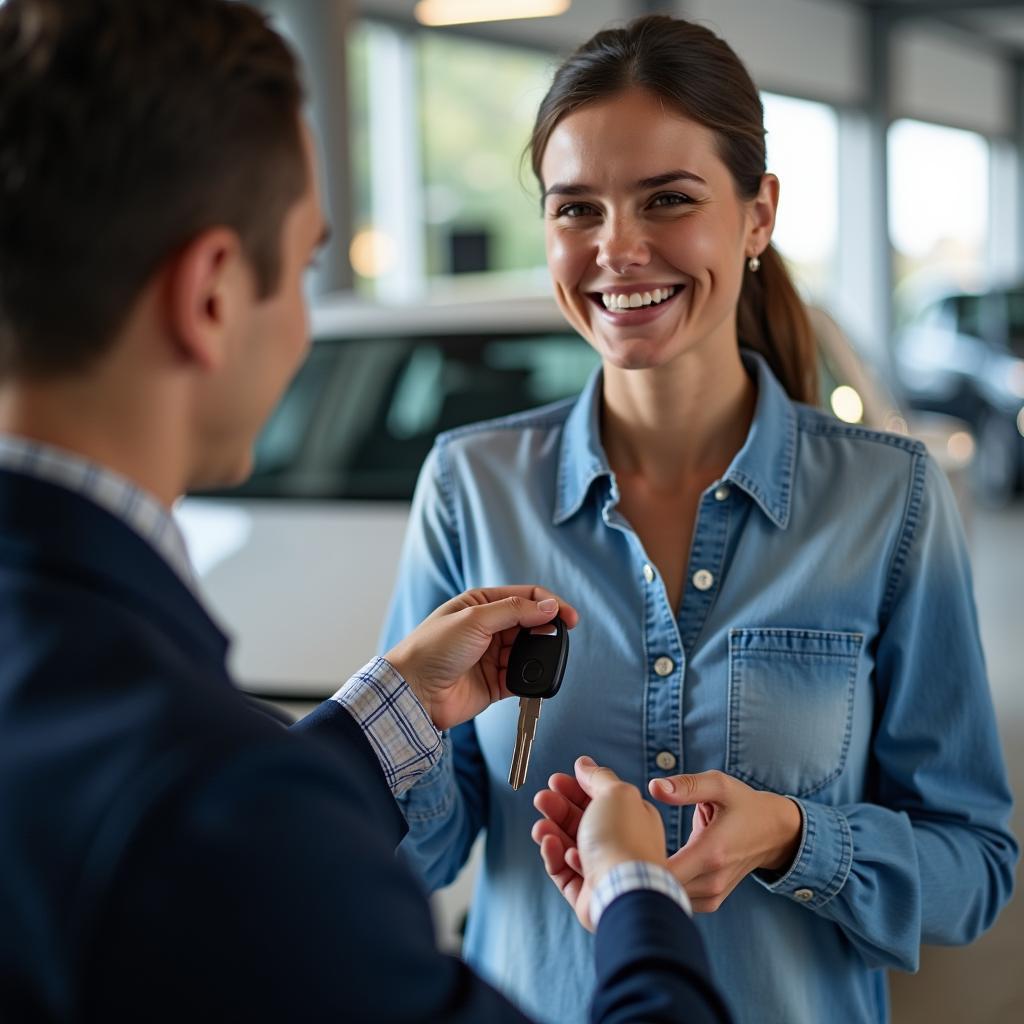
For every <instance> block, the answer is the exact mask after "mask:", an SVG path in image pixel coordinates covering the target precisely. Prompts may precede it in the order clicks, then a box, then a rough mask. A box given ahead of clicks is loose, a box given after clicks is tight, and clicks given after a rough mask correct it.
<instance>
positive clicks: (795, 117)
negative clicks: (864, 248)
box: [761, 92, 839, 304]
mask: <svg viewBox="0 0 1024 1024" xmlns="http://www.w3.org/2000/svg"><path fill="white" fill-rule="evenodd" d="M761 100H762V102H763V104H764V122H765V129H766V131H767V133H768V134H767V140H766V142H767V147H768V170H769V171H771V172H772V173H773V174H776V175H778V177H779V181H780V186H781V187H780V193H779V212H778V218H777V220H776V225H775V235H774V239H773V240H774V242H775V245H776V247H777V248H778V250H779V252H781V253H782V255H783V256H784V257H785V258H786V263H787V264H788V265H789V267H790V270H791V271H792V273H793V276H794V278H795V279H796V281H797V283H798V285H799V287H800V289H801V291H802V292H803V294H804V295H805V296H806V297H807V298H808V299H810V300H811V301H814V302H819V303H825V304H828V303H829V300H830V299H831V297H832V295H833V294H834V291H835V289H836V287H837V281H836V279H837V276H838V270H837V247H836V240H837V237H838V232H837V229H836V225H837V221H838V217H839V176H838V148H839V127H838V119H837V117H836V112H835V109H834V108H832V107H830V106H828V105H827V104H825V103H815V102H812V101H811V100H803V99H795V98H793V97H790V96H779V95H776V94H774V93H767V92H766V93H762V95H761Z"/></svg>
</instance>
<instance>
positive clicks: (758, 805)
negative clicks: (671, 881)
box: [649, 772, 803, 914]
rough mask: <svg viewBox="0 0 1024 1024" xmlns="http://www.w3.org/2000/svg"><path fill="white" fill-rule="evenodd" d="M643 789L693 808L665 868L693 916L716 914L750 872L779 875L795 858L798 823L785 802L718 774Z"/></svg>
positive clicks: (654, 782)
mask: <svg viewBox="0 0 1024 1024" xmlns="http://www.w3.org/2000/svg"><path fill="white" fill-rule="evenodd" d="M649 788H650V791H651V796H653V797H654V798H655V799H656V800H661V801H662V802H663V803H667V804H695V805H696V806H695V807H694V811H693V829H692V831H691V832H690V838H689V839H687V841H686V845H685V846H684V847H683V848H682V849H681V850H679V851H678V852H677V853H675V854H673V855H672V856H671V857H669V860H668V867H669V870H670V871H671V872H672V874H674V875H675V876H676V878H677V879H678V880H679V882H680V884H681V885H682V886H683V888H685V889H686V892H687V894H688V895H689V897H690V901H691V903H692V905H693V909H694V911H695V912H697V913H705V914H706V913H711V912H713V911H715V910H717V909H718V908H719V907H720V906H721V905H722V904H723V903H724V902H725V900H726V899H727V898H728V896H729V894H730V893H731V892H732V891H733V889H735V888H736V886H737V885H739V883H740V882H742V881H743V879H744V878H746V877H747V875H749V874H750V872H751V871H757V870H758V869H764V870H767V871H785V870H787V869H788V868H789V866H790V864H791V863H792V862H793V858H794V857H795V856H796V851H797V848H798V846H799V845H800V834H801V830H802V828H803V821H802V816H801V814H800V808H799V806H798V805H797V804H796V803H795V802H794V801H792V800H790V799H789V798H788V797H784V796H779V795H778V794H777V793H765V792H762V791H761V790H757V789H752V788H751V787H750V786H748V785H746V783H743V782H740V780H739V779H735V778H733V777H732V776H731V775H726V774H725V773H724V772H701V773H700V774H699V775H673V776H670V777H668V778H665V779H653V780H652V781H651V783H650V786H649Z"/></svg>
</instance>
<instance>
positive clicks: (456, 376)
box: [208, 332, 598, 500]
mask: <svg viewBox="0 0 1024 1024" xmlns="http://www.w3.org/2000/svg"><path fill="white" fill-rule="evenodd" d="M597 361H598V360H597V356H596V354H595V353H594V352H593V350H592V349H591V348H590V346H589V345H587V343H586V342H585V341H583V339H582V338H580V337H578V336H577V335H575V334H571V333H568V332H565V333H553V334H548V335H531V336H521V335H507V336H501V335H499V336H488V337H486V338H484V337H480V336H453V337H433V338H388V337H384V338H360V339H323V340H319V341H317V342H316V343H315V344H314V346H313V351H312V353H311V354H310V358H309V359H308V361H307V362H306V364H305V365H304V366H303V367H302V369H301V370H300V371H299V373H298V374H297V375H296V377H295V380H294V381H293V382H292V384H291V386H290V387H289V389H288V391H287V392H286V394H285V396H284V398H283V399H282V401H281V403H280V404H279V406H278V407H277V409H276V410H275V412H274V414H273V415H272V416H271V418H270V420H269V422H268V423H267V426H266V428H265V429H264V431H263V433H262V434H261V436H260V437H259V439H258V441H257V443H256V449H255V461H254V469H253V473H252V476H251V477H250V479H249V480H248V481H247V482H246V483H245V484H243V485H242V486H240V487H238V488H234V489H232V490H231V491H214V492H208V493H210V494H216V495H218V496H219V495H226V494H231V495H235V496H247V497H274V498H282V497H286V498H353V499H377V500H388V499H395V500H408V499H409V498H410V497H411V496H412V492H413V489H414V487H415V484H416V477H417V474H418V473H419V469H420V466H421V465H422V463H423V460H424V459H425V458H426V456H427V453H428V452H429V451H430V448H431V446H432V445H433V443H434V438H435V437H436V436H437V435H438V434H439V433H440V432H441V431H444V430H450V429H452V428H454V427H460V426H464V425H465V424H467V423H475V422H478V421H480V420H486V419H493V418H495V417H498V416H504V415H508V414H510V413H516V412H521V411H523V410H525V409H530V408H534V407H536V406H539V405H544V404H546V403H548V402H553V401H557V400H559V399H562V398H569V397H571V396H573V395H576V394H578V393H579V392H580V390H581V389H582V388H583V386H584V384H585V383H586V381H587V378H588V376H589V375H590V373H591V371H592V370H593V368H594V367H595V366H596V364H597Z"/></svg>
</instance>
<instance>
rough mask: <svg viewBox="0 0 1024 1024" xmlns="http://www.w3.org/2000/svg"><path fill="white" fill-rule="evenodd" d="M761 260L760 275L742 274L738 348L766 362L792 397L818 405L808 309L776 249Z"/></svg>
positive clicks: (815, 363) (815, 344) (738, 311)
mask: <svg viewBox="0 0 1024 1024" xmlns="http://www.w3.org/2000/svg"><path fill="white" fill-rule="evenodd" d="M760 260H761V268H760V270H758V271H757V272H756V273H755V272H754V271H752V270H750V269H747V270H745V271H744V274H743V288H742V290H741V292H740V303H739V309H738V310H737V313H736V328H737V333H738V334H739V339H740V345H741V346H742V347H744V348H748V349H750V350H751V351H753V352H756V353H757V354H758V355H760V356H763V357H764V359H765V360H766V361H767V363H768V365H769V366H770V367H771V370H772V373H774V374H775V376H776V377H777V378H778V379H779V382H780V383H781V384H782V386H783V387H784V388H785V389H786V393H787V394H788V395H789V397H790V398H792V399H793V400H794V401H796V402H806V403H807V404H809V405H817V402H818V359H817V343H816V341H815V338H814V331H813V330H812V329H811V322H810V319H809V318H808V316H807V309H806V308H805V306H804V304H803V301H802V300H801V299H800V296H799V295H798V294H797V291H796V288H795V287H794V286H793V281H792V279H791V278H790V276H789V271H788V270H787V269H786V264H785V263H783V261H782V257H781V256H780V255H779V254H778V252H777V251H776V249H775V248H774V247H773V246H771V245H769V246H768V248H767V249H765V250H764V252H762V253H761V256H760Z"/></svg>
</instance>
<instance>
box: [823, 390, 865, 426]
mask: <svg viewBox="0 0 1024 1024" xmlns="http://www.w3.org/2000/svg"><path fill="white" fill-rule="evenodd" d="M829 404H830V405H831V406H832V411H833V412H834V413H835V414H836V415H837V416H838V417H839V418H840V419H841V420H842V421H843V422H844V423H860V421H861V420H862V419H863V418H864V403H863V402H862V401H861V397H860V395H858V394H857V392H856V391H855V390H854V389H853V388H851V387H850V386H849V385H848V384H840V385H839V387H837V388H836V389H835V391H833V392H832V394H831V396H830V397H829Z"/></svg>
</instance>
